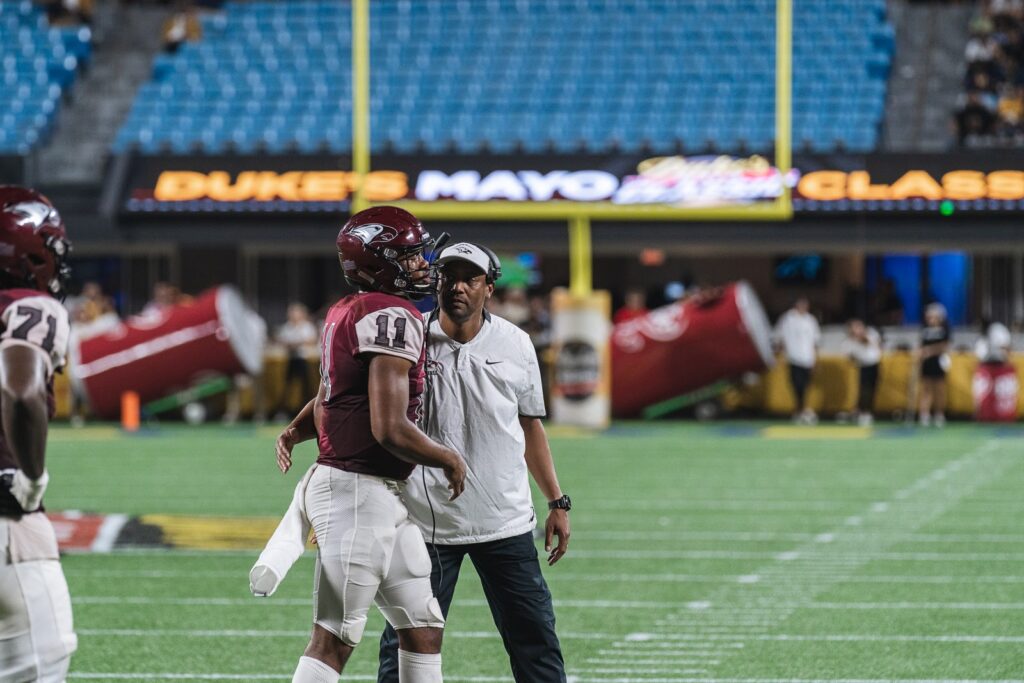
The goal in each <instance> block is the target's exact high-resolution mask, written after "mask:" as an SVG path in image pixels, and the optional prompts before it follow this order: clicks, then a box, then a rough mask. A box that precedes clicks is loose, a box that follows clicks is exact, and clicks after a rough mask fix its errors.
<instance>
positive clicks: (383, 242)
mask: <svg viewBox="0 0 1024 683" xmlns="http://www.w3.org/2000/svg"><path fill="white" fill-rule="evenodd" d="M433 245H434V240H432V239H431V238H430V234H429V233H428V232H427V231H426V229H425V228H424V227H423V224H422V223H420V220H419V219H418V218H416V216H413V215H412V214H411V213H409V212H408V211H406V210H405V209H400V208H398V207H396V206H380V207H375V208H372V209H366V210H365V211H360V212H359V213H357V214H355V215H354V216H352V217H351V218H349V219H348V222H347V223H345V225H344V226H343V227H342V228H341V232H339V233H338V259H339V260H340V261H341V269H342V271H344V273H345V280H347V281H348V283H349V284H350V285H352V286H353V287H358V288H360V289H363V290H370V291H381V292H390V293H393V294H402V295H404V296H407V297H409V298H410V299H413V300H419V299H422V298H423V297H425V296H427V295H429V294H432V293H433V291H434V286H435V285H434V283H435V278H434V277H427V278H423V279H421V280H419V281H414V280H413V278H412V276H413V274H414V273H413V272H410V271H407V270H406V269H405V268H404V267H403V266H402V264H401V263H400V260H401V259H403V258H405V257H407V256H410V255H412V254H415V253H417V252H425V251H429V250H430V249H432V248H433Z"/></svg>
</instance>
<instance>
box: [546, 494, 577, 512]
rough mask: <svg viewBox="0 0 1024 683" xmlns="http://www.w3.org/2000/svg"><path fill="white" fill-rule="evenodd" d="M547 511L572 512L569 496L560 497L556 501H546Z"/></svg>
mask: <svg viewBox="0 0 1024 683" xmlns="http://www.w3.org/2000/svg"><path fill="white" fill-rule="evenodd" d="M548 510H565V511H566V512H568V511H569V510H572V499H570V498H569V496H562V497H561V498H559V499H558V500H549V501H548Z"/></svg>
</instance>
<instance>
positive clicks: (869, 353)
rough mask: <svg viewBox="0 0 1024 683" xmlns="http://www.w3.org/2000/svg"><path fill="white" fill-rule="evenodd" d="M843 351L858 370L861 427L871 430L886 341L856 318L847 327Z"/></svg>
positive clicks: (859, 419) (858, 400) (858, 411)
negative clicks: (883, 345) (883, 344)
mask: <svg viewBox="0 0 1024 683" xmlns="http://www.w3.org/2000/svg"><path fill="white" fill-rule="evenodd" d="M843 351H844V352H845V354H846V355H847V356H849V358H850V360H852V361H853V362H854V364H855V365H856V366H857V371H858V382H857V424H859V425H860V426H862V427H868V426H870V425H871V423H872V422H874V416H873V415H872V408H873V407H874V405H875V388H876V387H877V386H878V366H879V364H880V363H881V361H882V338H881V336H879V334H878V331H877V330H876V329H875V328H873V327H868V326H867V325H865V324H864V321H863V320H859V319H857V318H854V319H852V320H850V322H848V323H847V324H846V339H844V340H843Z"/></svg>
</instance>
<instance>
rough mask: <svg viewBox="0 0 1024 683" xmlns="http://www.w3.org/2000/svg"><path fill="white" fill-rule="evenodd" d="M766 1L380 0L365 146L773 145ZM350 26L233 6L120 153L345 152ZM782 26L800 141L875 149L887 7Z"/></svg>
mask: <svg viewBox="0 0 1024 683" xmlns="http://www.w3.org/2000/svg"><path fill="white" fill-rule="evenodd" d="M0 2H2V4H0V25H6V24H4V23H3V22H6V21H10V20H11V19H9V18H8V15H9V14H10V15H11V16H15V17H19V19H18V21H19V22H22V23H26V22H27V24H26V25H27V26H28V29H29V30H31V31H42V33H43V34H45V33H46V28H45V26H41V27H40V26H38V25H36V24H34V23H33V22H34V21H36V19H33V18H32V17H36V16H37V15H36V14H34V13H33V10H32V8H31V7H29V6H27V5H25V0H21V1H19V2H11V1H10V0H0ZM774 7H775V3H774V0H686V2H682V1H679V0H602V1H601V2H593V1H591V0H531V1H530V2H508V1H506V0H472V2H451V1H450V0H387V1H385V0H380V1H378V2H375V3H373V5H372V12H371V34H372V35H371V46H372V60H373V65H374V69H373V72H372V91H371V93H372V95H371V96H372V103H371V109H372V112H373V116H374V125H373V128H372V135H371V146H372V147H373V148H374V149H375V150H380V149H382V148H383V147H385V146H388V147H391V148H393V149H396V150H398V151H412V150H415V149H420V148H422V149H426V150H428V151H444V150H447V149H448V148H449V147H450V146H451V145H454V146H455V148H456V149H457V150H460V151H463V152H473V151H477V150H479V149H481V148H483V147H486V148H488V149H490V150H493V151H499V152H504V151H510V150H513V149H516V148H518V147H520V146H522V147H523V148H524V149H526V150H528V151H538V152H539V151H543V150H545V149H548V148H549V147H554V148H555V149H557V150H559V151H566V152H569V151H577V150H578V149H580V146H581V145H582V146H584V147H585V148H587V149H590V150H592V151H600V150H605V149H608V148H609V147H610V146H612V145H615V146H618V147H619V148H620V149H626V150H639V149H641V148H642V147H644V146H648V145H649V146H651V147H653V148H654V149H655V150H659V149H672V148H675V146H676V144H677V141H681V142H682V144H683V145H684V147H685V149H687V150H688V151H695V152H699V151H703V150H705V149H707V148H709V147H713V148H714V149H716V150H722V151H728V150H733V149H739V148H740V147H745V148H747V149H758V150H761V149H768V148H770V146H771V144H772V140H773V137H774V100H775V93H774V65H773V61H774V60H773V59H772V55H773V54H774V41H775V35H774V20H773V13H774ZM24 17H29V19H25V18H24ZM349 21H350V20H349V6H348V5H347V4H345V3H338V2H335V1H334V0H293V1H291V2H287V3H282V2H273V1H271V0H255V1H253V2H228V3H226V4H225V8H224V11H223V12H222V13H218V14H213V15H210V16H206V17H204V18H203V19H202V22H203V29H204V35H205V37H204V39H203V40H202V41H201V42H200V43H198V44H195V45H188V46H185V47H183V48H182V49H181V50H180V51H179V52H178V53H177V54H176V55H174V56H171V57H161V58H158V59H157V60H156V61H155V62H154V65H153V77H152V81H151V82H150V83H148V84H147V85H146V86H144V87H143V88H142V89H141V90H140V91H139V93H138V97H137V101H136V104H135V106H134V107H133V108H132V111H131V113H130V115H129V117H128V119H127V120H126V121H125V123H124V127H123V129H122V131H121V133H120V134H119V135H118V137H117V140H116V141H115V143H114V144H115V149H124V148H127V146H129V145H131V144H133V143H136V144H138V145H139V146H140V147H142V148H149V149H153V148H160V147H161V146H163V145H167V146H170V147H171V148H172V149H174V148H177V147H180V146H181V145H185V144H186V142H187V141H188V140H187V138H188V136H191V143H192V144H191V145H186V146H193V145H195V146H199V147H201V148H202V149H205V150H207V151H210V152H218V151H220V150H222V149H224V148H225V147H226V146H227V145H228V143H230V144H231V145H232V146H234V147H235V148H237V149H240V150H242V149H254V148H256V147H258V146H262V147H264V148H267V149H285V148H293V147H294V148H296V149H299V150H301V151H316V150H318V149H324V148H326V149H330V150H331V151H332V152H339V153H343V152H346V151H348V149H349V147H350V144H351V140H350V138H351V121H350V116H351V102H350V99H351V75H350V52H349V45H350V43H351V27H350V23H349ZM794 23H795V26H796V29H797V30H796V31H795V35H794V53H795V55H796V57H797V58H796V59H795V60H794V77H793V92H794V102H793V114H794V121H793V122H794V140H796V141H798V142H799V141H806V144H807V145H808V146H810V147H812V148H814V149H819V150H822V151H830V150H834V149H837V148H839V147H842V148H846V149H855V148H856V149H858V150H859V149H864V148H865V146H873V145H874V144H875V143H876V141H877V129H878V125H879V122H880V120H881V117H882V115H883V110H884V102H885V91H886V82H887V77H888V72H889V69H890V66H891V63H892V54H893V50H894V45H895V37H894V33H893V29H892V26H891V25H890V24H888V23H887V20H886V9H885V0H805V1H803V2H800V3H796V9H795V17H794ZM20 25H21V24H19V26H20ZM385 38H386V39H385ZM414 38H415V39H414ZM32 45H33V44H31V43H30V44H29V47H25V46H24V45H23V44H19V49H22V50H23V51H22V52H18V53H17V64H18V65H19V68H20V65H21V64H23V63H24V64H28V65H33V64H35V62H34V61H33V60H35V59H37V58H39V57H43V58H44V59H45V61H46V78H47V79H48V81H47V82H50V79H52V81H53V82H54V83H56V84H57V85H58V86H60V85H61V83H62V78H64V77H65V74H64V73H63V72H62V71H61V68H60V67H61V62H60V59H63V56H62V57H61V58H60V59H57V60H54V59H52V55H53V54H57V53H55V52H52V51H51V52H46V51H45V50H43V51H40V50H36V49H35V48H33V47H32ZM64 45H65V48H66V54H67V55H68V56H71V57H74V58H75V59H77V60H79V61H81V60H82V59H84V58H86V56H85V55H82V54H79V53H78V52H77V51H76V50H77V47H75V45H74V44H73V41H72V42H71V43H68V42H67V40H66V37H65V43H64ZM666 46H672V48H673V49H666ZM9 54H10V55H13V54H14V52H13V51H3V52H0V56H4V57H7V56H8V55H9ZM13 63H14V62H12V64H13ZM178 103H181V106H179V104H178ZM226 103H227V104H226ZM214 111H216V112H217V118H216V123H214V119H213V118H211V117H210V112H214ZM186 114H187V116H186ZM264 114H266V116H263V117H262V118H260V117H261V116H262V115H264ZM840 114H841V116H838V117H837V115H840ZM189 117H192V118H189ZM268 117H269V118H268ZM172 122H173V124H172ZM182 122H186V123H189V124H191V125H189V126H182V125H181V124H182ZM271 123H272V125H271ZM176 131H184V133H180V132H176ZM182 135H184V136H185V138H183V137H182ZM5 139H6V138H5Z"/></svg>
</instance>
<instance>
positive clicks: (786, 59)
mask: <svg viewBox="0 0 1024 683" xmlns="http://www.w3.org/2000/svg"><path fill="white" fill-rule="evenodd" d="M369 15H370V0H352V169H353V171H354V172H355V173H356V177H357V178H360V179H363V178H366V176H367V174H368V173H369V172H370V161H371V159H370V125H371V121H370V21H369ZM792 66H793V0H776V6H775V112H774V118H775V159H774V165H775V167H776V169H777V170H778V173H779V174H780V176H781V177H782V178H783V179H785V178H786V177H787V176H788V174H789V171H790V170H791V168H792V84H793V74H792ZM393 203H394V204H397V205H399V206H401V207H403V208H405V209H407V210H409V211H411V212H412V213H414V214H416V216H417V217H419V218H422V219H427V220H450V221H462V220H465V221H508V220H523V221H552V220H557V221H566V223H567V225H568V228H569V247H570V265H571V274H570V282H571V283H572V285H573V286H572V289H573V291H574V292H589V291H590V289H591V280H592V277H591V263H590V260H591V230H590V228H591V222H592V221H594V220H598V221H614V220H620V221H769V222H772V221H786V220H789V219H791V218H792V216H793V205H792V200H791V190H790V188H789V187H787V186H786V184H785V183H783V187H782V194H781V196H779V197H777V198H776V199H774V200H772V201H766V202H758V203H754V204H744V205H737V206H707V207H677V206H665V205H660V206H659V205H621V204H614V203H612V202H570V201H553V202H546V203H540V202H537V203H533V202H512V201H481V202H458V201H434V202H426V201H415V200H401V201H398V202H393ZM370 205H371V202H369V201H367V200H366V199H365V198H364V196H363V193H362V181H361V180H360V181H358V182H357V183H356V189H355V191H354V193H353V198H352V209H353V211H358V210H360V209H363V208H366V207H368V206H370ZM584 261H586V262H585V263H584Z"/></svg>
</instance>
